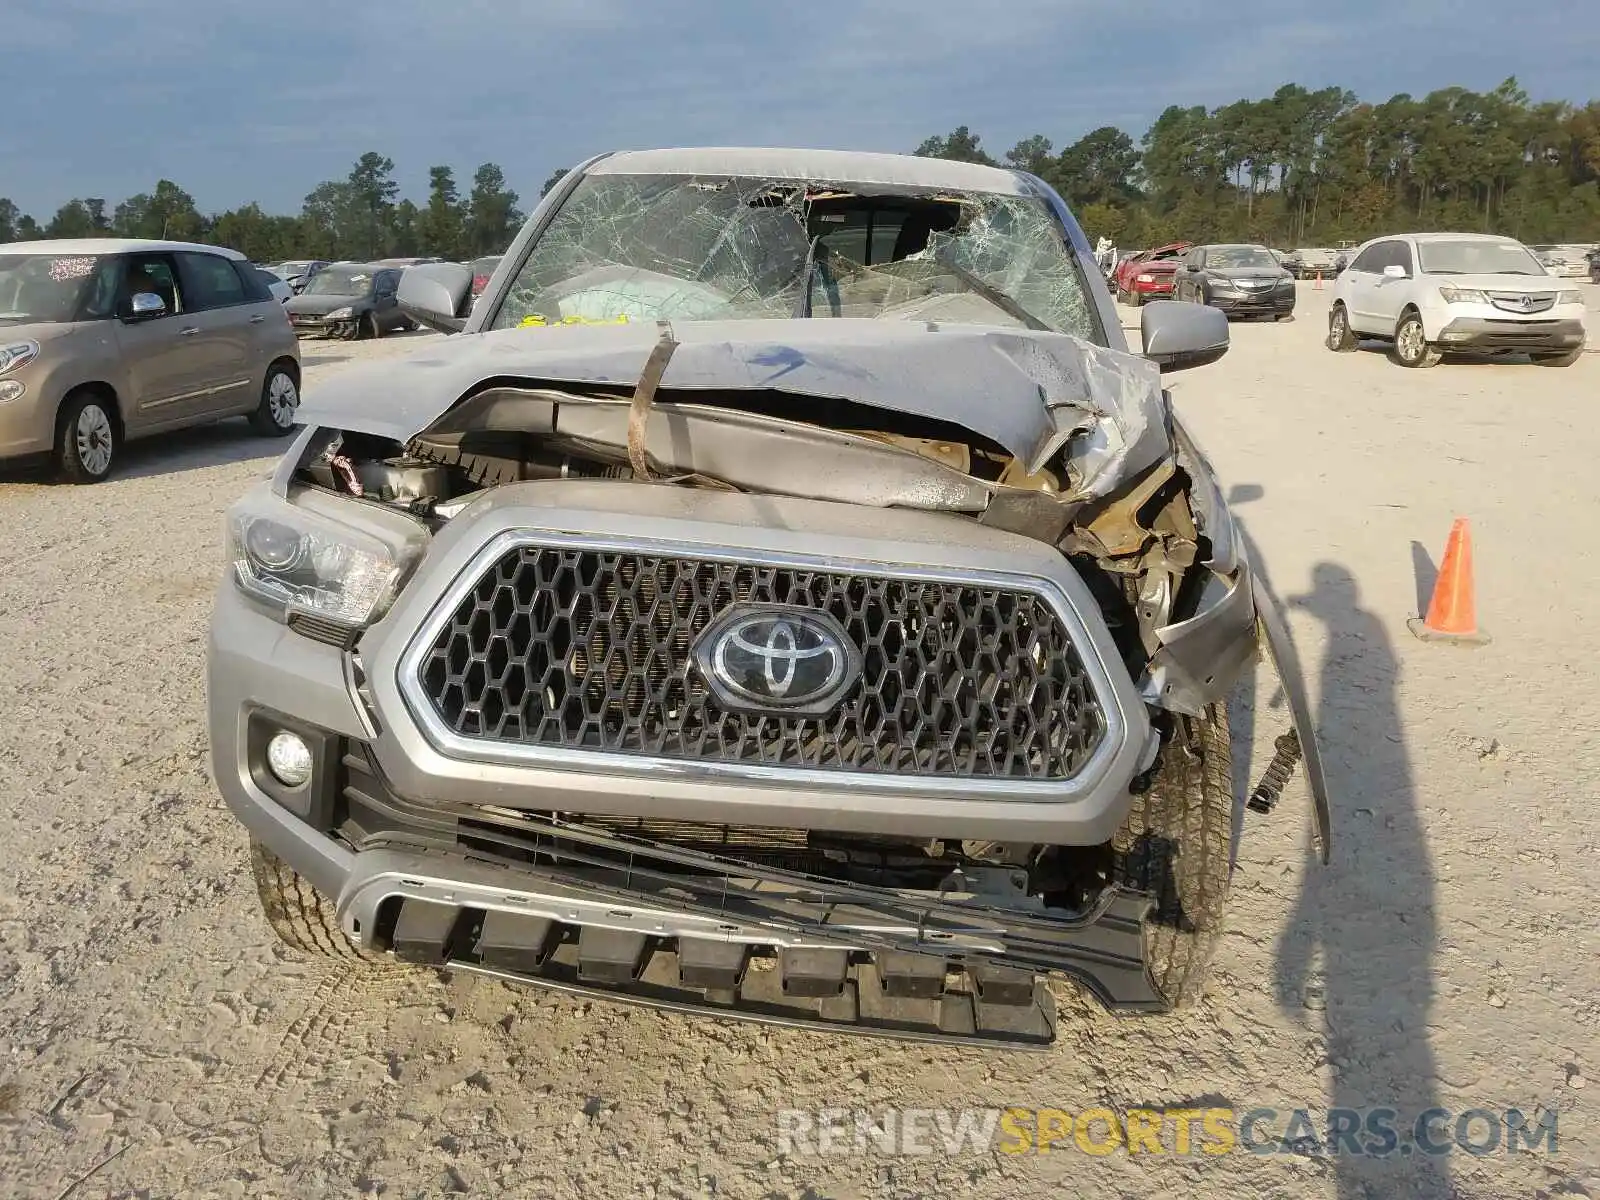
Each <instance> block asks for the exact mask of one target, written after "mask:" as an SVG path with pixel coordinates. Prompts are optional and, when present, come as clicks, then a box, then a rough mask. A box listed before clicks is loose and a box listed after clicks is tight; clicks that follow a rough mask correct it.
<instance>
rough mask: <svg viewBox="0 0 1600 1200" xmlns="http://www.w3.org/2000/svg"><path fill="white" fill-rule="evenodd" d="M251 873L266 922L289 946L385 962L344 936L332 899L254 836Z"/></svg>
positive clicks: (360, 960)
mask: <svg viewBox="0 0 1600 1200" xmlns="http://www.w3.org/2000/svg"><path fill="white" fill-rule="evenodd" d="M250 873H251V874H252V875H254V876H255V879H256V894H257V895H258V896H260V897H261V911H262V913H263V914H264V915H265V916H266V918H267V924H268V925H270V926H272V932H273V933H275V934H277V935H278V937H279V939H280V940H281V941H282V942H283V944H284V945H286V946H288V947H289V948H290V949H291V950H298V951H300V952H301V953H302V954H314V955H318V956H319V957H322V958H335V959H338V960H339V961H341V962H345V963H368V964H371V965H372V966H374V967H379V966H381V964H384V963H385V962H386V958H385V956H384V955H381V954H378V953H375V952H373V951H371V950H363V949H362V948H361V947H360V946H358V945H356V944H355V943H354V942H352V941H351V940H350V939H349V938H347V937H345V935H344V932H343V931H342V930H341V929H340V928H339V919H338V917H337V915H335V913H334V907H333V904H332V902H331V901H329V900H328V898H327V897H326V896H324V895H323V894H322V893H321V892H318V891H317V890H316V889H315V888H313V887H312V886H311V885H310V884H309V883H307V882H306V880H305V877H304V876H302V875H301V874H300V873H299V872H298V871H296V870H294V868H292V867H291V866H289V864H288V863H286V862H284V861H283V859H281V858H279V857H278V856H277V855H276V854H274V853H273V852H272V851H271V850H268V849H267V848H266V847H265V846H263V845H262V844H261V843H260V842H258V841H256V840H255V839H254V838H251V839H250Z"/></svg>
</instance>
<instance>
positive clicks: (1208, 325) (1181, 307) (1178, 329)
mask: <svg viewBox="0 0 1600 1200" xmlns="http://www.w3.org/2000/svg"><path fill="white" fill-rule="evenodd" d="M1139 334H1140V337H1141V338H1142V339H1143V342H1144V356H1145V357H1146V358H1148V359H1149V360H1150V361H1151V362H1153V363H1155V364H1156V365H1157V366H1159V367H1160V368H1161V370H1162V371H1187V370H1188V369H1189V368H1191V367H1203V366H1206V365H1207V364H1208V363H1214V362H1216V361H1217V359H1219V358H1221V357H1222V356H1223V355H1224V354H1226V353H1227V352H1228V316H1227V314H1226V313H1224V312H1223V311H1222V310H1221V309H1218V308H1211V307H1210V306H1209V305H1203V304H1185V303H1183V302H1182V301H1180V300H1152V301H1150V302H1149V303H1148V304H1146V305H1145V306H1144V307H1143V308H1142V309H1140V310H1139Z"/></svg>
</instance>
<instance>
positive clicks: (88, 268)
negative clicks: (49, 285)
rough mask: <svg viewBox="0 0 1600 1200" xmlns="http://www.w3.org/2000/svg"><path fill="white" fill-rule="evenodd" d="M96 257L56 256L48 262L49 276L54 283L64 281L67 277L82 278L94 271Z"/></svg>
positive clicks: (97, 260)
mask: <svg viewBox="0 0 1600 1200" xmlns="http://www.w3.org/2000/svg"><path fill="white" fill-rule="evenodd" d="M99 261H100V260H99V259H98V258H94V257H88V258H57V259H54V260H52V261H51V263H50V278H51V279H52V280H54V281H55V282H56V283H66V282H67V281H68V280H69V279H84V278H86V277H88V276H89V275H90V274H92V273H93V272H94V265H95V263H97V262H99Z"/></svg>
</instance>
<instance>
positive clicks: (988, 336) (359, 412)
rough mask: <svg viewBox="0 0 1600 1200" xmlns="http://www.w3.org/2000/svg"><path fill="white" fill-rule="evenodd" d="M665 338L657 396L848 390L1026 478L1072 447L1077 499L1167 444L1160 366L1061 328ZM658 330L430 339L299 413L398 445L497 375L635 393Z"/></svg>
mask: <svg viewBox="0 0 1600 1200" xmlns="http://www.w3.org/2000/svg"><path fill="white" fill-rule="evenodd" d="M672 335H673V337H674V339H675V340H676V341H677V342H678V347H677V350H676V351H675V353H674V354H673V356H672V359H671V361H670V363H669V364H668V366H667V370H666V374H665V376H664V377H663V378H662V381H661V384H660V388H661V391H660V393H659V394H658V401H659V402H661V403H670V402H671V400H672V399H674V398H675V397H674V395H673V394H674V393H677V398H683V399H690V398H691V397H688V396H684V395H683V393H688V392H697V391H706V390H716V391H727V390H735V391H736V390H745V389H750V390H771V391H781V392H785V393H789V394H792V395H802V396H819V397H830V398H842V399H847V400H852V401H855V402H857V403H859V404H864V405H868V406H871V407H874V408H882V409H887V410H890V411H893V412H898V413H905V414H909V415H912V416H921V417H927V418H932V419H936V420H940V421H947V422H949V423H951V424H954V425H958V426H961V427H962V428H965V429H968V430H971V431H972V432H973V433H975V434H978V435H979V436H981V437H985V438H988V439H989V440H991V441H993V442H995V443H997V444H999V445H1000V446H1002V447H1004V448H1005V449H1006V451H1007V452H1008V453H1010V454H1012V455H1014V456H1015V457H1017V458H1019V459H1021V460H1022V462H1023V464H1024V465H1025V466H1026V467H1027V469H1028V470H1029V471H1030V472H1032V471H1038V470H1040V469H1041V468H1043V467H1044V466H1045V465H1046V464H1047V463H1048V462H1049V460H1050V459H1051V458H1052V457H1053V456H1054V455H1055V454H1056V453H1057V452H1059V451H1060V450H1061V449H1062V448H1063V447H1067V446H1068V443H1069V442H1070V443H1071V444H1070V447H1069V449H1068V458H1069V460H1070V462H1071V463H1072V466H1073V469H1074V473H1075V475H1076V477H1077V481H1078V487H1077V488H1076V489H1075V491H1076V493H1077V494H1078V495H1080V496H1082V497H1084V498H1094V497H1097V496H1100V495H1104V494H1106V493H1107V492H1109V491H1111V490H1112V489H1113V485H1114V483H1115V481H1116V480H1118V479H1120V478H1123V477H1125V476H1127V475H1129V474H1132V473H1135V472H1137V471H1139V470H1142V469H1143V468H1144V467H1146V466H1148V465H1149V464H1151V463H1153V462H1156V461H1157V460H1159V459H1160V458H1162V457H1163V456H1164V455H1166V454H1167V453H1168V452H1169V451H1170V449H1171V439H1170V434H1169V429H1168V419H1167V412H1168V410H1167V403H1166V398H1165V395H1164V393H1163V392H1162V390H1161V377H1160V373H1159V371H1158V370H1157V368H1156V367H1155V365H1154V364H1153V363H1150V362H1148V361H1147V360H1145V359H1143V358H1141V357H1138V356H1136V355H1133V354H1128V353H1125V352H1123V351H1117V350H1110V349H1107V348H1105V347H1103V346H1096V345H1093V344H1091V343H1089V342H1086V341H1083V340H1082V339H1080V338H1075V337H1070V336H1068V335H1066V334H1059V333H1044V332H1033V331H1029V330H1012V329H998V328H991V327H986V326H975V325H939V324H936V323H933V322H913V321H893V320H882V319H850V318H831V319H825V320H824V319H810V320H794V321H774V320H748V321H683V322H676V323H674V324H673V325H672ZM660 336H661V331H660V329H659V328H658V327H657V326H656V325H655V324H653V323H651V324H646V323H642V322H641V323H637V324H632V325H561V326H553V327H548V328H529V329H506V330H498V331H495V332H492V333H475V334H458V335H454V336H451V337H447V338H439V339H437V340H433V341H430V342H429V343H428V344H427V345H426V347H419V348H418V350H417V351H416V352H414V353H412V354H410V355H407V356H406V357H404V358H400V359H395V360H391V361H388V362H381V363H373V364H370V365H368V366H365V367H360V368H354V369H352V370H349V371H345V372H342V373H340V374H339V375H338V376H337V377H335V378H334V379H332V380H329V381H328V382H327V383H325V384H321V385H319V386H318V387H317V388H316V389H315V390H314V391H312V392H311V393H310V395H309V396H308V398H307V400H306V401H305V403H304V404H303V406H302V409H301V419H302V420H304V421H305V422H307V423H308V424H317V425H323V426H327V427H330V428H336V429H342V430H349V431H353V432H362V433H370V434H375V435H378V436H382V437H388V438H392V439H394V440H396V441H401V442H403V441H407V440H409V439H410V438H412V437H414V436H415V435H417V434H419V433H421V432H422V431H423V430H425V429H427V428H428V426H429V425H431V424H432V423H433V422H434V421H435V420H436V419H437V418H438V417H439V416H440V415H442V414H443V413H444V412H446V411H447V410H448V409H450V408H451V407H453V406H454V405H455V403H456V402H457V401H458V400H460V399H461V398H462V397H463V396H465V395H467V394H469V393H471V392H473V391H474V390H477V389H478V388H479V386H480V385H483V384H486V383H489V382H491V381H493V382H496V383H508V382H510V383H521V384H554V385H561V384H569V385H583V384H600V385H608V386H621V387H631V386H632V385H633V384H635V383H636V382H637V381H638V379H639V376H640V374H641V373H642V372H643V370H644V366H645V361H646V359H647V358H648V357H649V355H650V352H651V350H652V349H653V348H654V347H655V345H656V343H657V341H658V340H659V338H660Z"/></svg>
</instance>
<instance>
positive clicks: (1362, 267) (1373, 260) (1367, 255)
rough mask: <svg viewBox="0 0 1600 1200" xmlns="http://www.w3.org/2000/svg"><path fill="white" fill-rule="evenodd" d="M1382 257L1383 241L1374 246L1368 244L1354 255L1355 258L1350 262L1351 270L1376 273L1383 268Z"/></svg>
mask: <svg viewBox="0 0 1600 1200" xmlns="http://www.w3.org/2000/svg"><path fill="white" fill-rule="evenodd" d="M1382 258H1383V243H1382V242H1379V243H1378V244H1377V245H1376V246H1368V247H1367V248H1366V249H1365V250H1363V251H1362V252H1361V253H1360V254H1358V255H1356V260H1355V262H1353V263H1351V264H1350V269H1351V270H1352V271H1367V272H1370V273H1371V274H1373V275H1377V274H1379V273H1380V272H1382V270H1383V263H1382V261H1381V260H1382Z"/></svg>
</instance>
